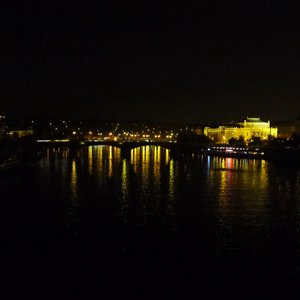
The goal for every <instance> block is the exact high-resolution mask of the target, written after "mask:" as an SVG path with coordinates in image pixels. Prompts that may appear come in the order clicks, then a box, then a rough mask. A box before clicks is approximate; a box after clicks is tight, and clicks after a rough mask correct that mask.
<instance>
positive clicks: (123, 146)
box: [81, 141, 176, 158]
mask: <svg viewBox="0 0 300 300" xmlns="http://www.w3.org/2000/svg"><path fill="white" fill-rule="evenodd" d="M81 145H87V146H92V145H107V146H113V147H117V148H119V149H120V150H121V156H122V157H124V158H128V157H130V155H131V150H133V149H135V148H138V147H142V146H160V147H163V148H166V149H169V150H172V149H174V147H175V145H176V143H173V142H164V141H123V142H119V141H96V142H93V141H87V142H83V143H81Z"/></svg>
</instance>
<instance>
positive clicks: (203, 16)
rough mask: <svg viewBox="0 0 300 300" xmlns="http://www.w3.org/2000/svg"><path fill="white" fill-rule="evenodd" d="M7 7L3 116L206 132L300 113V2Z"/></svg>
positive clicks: (2, 16)
mask: <svg viewBox="0 0 300 300" xmlns="http://www.w3.org/2000/svg"><path fill="white" fill-rule="evenodd" d="M1 2H3V3H1V6H2V7H1V10H0V11H1V12H0V22H1V23H0V28H1V29H0V32H1V36H0V43H1V58H0V62H1V68H0V69H1V73H0V80H1V86H0V87H1V89H0V99H1V100H0V101H1V102H0V110H5V111H8V112H9V111H14V112H17V113H24V114H26V115H29V114H39V113H42V112H47V113H48V114H56V115H57V114H61V115H64V114H68V115H70V116H76V117H78V116H80V117H99V118H102V119H103V118H104V119H120V120H128V119H135V120H153V121H165V122H199V123H200V122H203V121H216V120H234V119H235V120H236V119H240V118H242V117H244V116H247V115H248V116H250V115H251V116H260V117H262V118H264V119H271V120H287V119H291V120H293V119H295V118H296V116H297V115H298V114H299V113H300V101H299V99H300V24H299V21H298V20H299V19H300V2H299V1H298V3H299V4H294V3H295V2H297V1H293V2H289V1H282V2H281V1H275V0H270V1H263V0H260V1H255V0H252V1H246V0H243V1H230V0H226V1H225V0H224V1H212V0H211V1H206V2H205V1H181V2H180V3H177V4H175V3H174V2H175V1H154V0H152V1H140V3H138V4H136V2H133V1H114V0H111V1H105V2H104V1H80V2H79V1H75V0H74V1H72V2H71V1H70V2H69V1H57V2H56V1H47V0H44V1H35V2H34V1H20V3H17V2H16V1H1ZM60 2H61V3H60ZM146 3H148V4H146Z"/></svg>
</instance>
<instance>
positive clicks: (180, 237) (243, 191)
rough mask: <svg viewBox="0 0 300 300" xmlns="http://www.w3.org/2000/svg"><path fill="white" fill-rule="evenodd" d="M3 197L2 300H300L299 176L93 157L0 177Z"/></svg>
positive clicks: (49, 157)
mask: <svg viewBox="0 0 300 300" xmlns="http://www.w3.org/2000/svg"><path fill="white" fill-rule="evenodd" d="M0 189H1V210H0V214H1V215H0V218H1V275H3V280H2V286H4V287H5V292H6V290H7V291H8V293H9V294H8V296H6V297H5V298H3V299H10V298H14V297H18V298H20V299H23V298H25V295H30V296H31V297H33V296H38V298H40V299H45V298H47V297H48V296H49V298H51V299H73V298H74V296H80V297H81V298H82V299H87V298H93V299H111V298H116V299H119V298H124V297H126V298H127V297H129V298H132V299H145V298H148V297H149V298H152V299H212V298H219V299H223V298H225V296H227V297H228V296H229V297H231V298H233V297H234V298H239V299H258V298H262V299H274V298H281V299H282V298H284V299H297V298H298V296H299V295H300V273H299V272H300V231H299V230H300V214H299V209H300V172H299V171H297V170H294V169H291V168H285V167H284V166H281V167H277V166H275V165H272V164H271V163H268V162H265V161H264V160H246V159H233V158H217V157H209V156H208V157H207V156H195V157H192V158H191V159H187V160H172V159H170V157H169V154H168V151H167V150H164V149H163V148H160V147H154V146H152V147H149V146H147V147H142V148H139V149H136V150H134V151H133V152H132V155H131V159H130V160H128V159H122V158H121V156H120V152H119V150H118V149H117V148H113V147H108V146H94V147H89V148H83V149H82V150H81V151H80V152H78V153H70V152H69V151H68V150H66V149H56V150H55V149H48V150H45V151H44V153H43V158H42V159H41V160H40V161H38V162H36V163H32V164H27V165H22V166H18V167H15V168H12V169H10V170H0ZM3 293H4V290H3Z"/></svg>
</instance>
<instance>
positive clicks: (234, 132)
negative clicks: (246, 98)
mask: <svg viewBox="0 0 300 300" xmlns="http://www.w3.org/2000/svg"><path fill="white" fill-rule="evenodd" d="M277 133H278V129H277V127H271V125H270V121H268V122H264V121H261V120H260V118H249V117H247V118H246V119H245V120H244V121H243V122H238V123H236V124H233V125H230V126H219V127H217V128H211V127H205V128H204V134H205V135H207V136H208V137H209V138H211V139H212V140H214V141H215V142H217V143H227V142H228V140H229V139H231V138H239V137H240V136H242V137H243V138H244V139H245V141H247V140H251V138H252V137H259V138H261V139H267V138H268V136H269V135H271V136H274V137H277Z"/></svg>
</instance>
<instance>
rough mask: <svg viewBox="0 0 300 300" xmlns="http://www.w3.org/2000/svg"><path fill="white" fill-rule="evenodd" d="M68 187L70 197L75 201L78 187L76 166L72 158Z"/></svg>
mask: <svg viewBox="0 0 300 300" xmlns="http://www.w3.org/2000/svg"><path fill="white" fill-rule="evenodd" d="M70 188H71V198H72V200H73V201H75V200H77V196H78V187H77V167H76V162H75V160H74V159H73V160H72V169H71V180H70Z"/></svg>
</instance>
